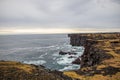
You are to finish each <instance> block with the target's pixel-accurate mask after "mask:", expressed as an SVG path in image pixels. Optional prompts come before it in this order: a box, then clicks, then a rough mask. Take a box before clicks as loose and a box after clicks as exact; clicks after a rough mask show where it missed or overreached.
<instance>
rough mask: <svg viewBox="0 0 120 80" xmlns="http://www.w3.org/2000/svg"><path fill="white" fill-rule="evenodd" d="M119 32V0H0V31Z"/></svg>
mask: <svg viewBox="0 0 120 80" xmlns="http://www.w3.org/2000/svg"><path fill="white" fill-rule="evenodd" d="M83 32H120V0H0V34H39V33H41V34H45V33H47V34H49V33H83Z"/></svg>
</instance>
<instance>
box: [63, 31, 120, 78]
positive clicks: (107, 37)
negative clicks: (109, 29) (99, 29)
mask: <svg viewBox="0 0 120 80" xmlns="http://www.w3.org/2000/svg"><path fill="white" fill-rule="evenodd" d="M68 36H69V37H70V44H71V45H72V46H84V47H85V50H84V53H83V55H82V56H81V57H79V58H78V59H76V60H75V61H73V63H74V64H80V66H81V68H80V70H78V71H73V72H71V71H68V72H64V74H66V75H68V76H71V75H72V76H74V78H78V77H79V79H83V80H120V33H81V34H69V35H68ZM72 76H71V77H72ZM76 76H77V77H76Z"/></svg>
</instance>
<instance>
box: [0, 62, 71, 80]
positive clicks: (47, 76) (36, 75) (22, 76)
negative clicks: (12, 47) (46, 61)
mask: <svg viewBox="0 0 120 80" xmlns="http://www.w3.org/2000/svg"><path fill="white" fill-rule="evenodd" d="M0 80H72V79H71V78H69V77H67V76H65V75H64V74H63V73H62V72H59V71H51V70H49V69H46V68H44V66H36V65H29V64H23V63H20V62H15V61H0Z"/></svg>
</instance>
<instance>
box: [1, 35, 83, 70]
mask: <svg viewBox="0 0 120 80" xmlns="http://www.w3.org/2000/svg"><path fill="white" fill-rule="evenodd" d="M60 51H65V52H71V51H72V52H75V53H77V54H76V55H69V54H66V55H59V52H60ZM83 51H84V47H82V46H71V45H70V39H69V37H68V35H67V34H29V35H0V60H10V61H20V62H23V63H26V64H35V65H43V66H45V67H46V68H49V69H51V70H59V71H65V70H76V69H79V68H80V65H75V64H71V62H72V61H74V60H75V59H76V58H77V57H79V56H80V55H82V53H83ZM71 56H73V57H72V58H70V57H71Z"/></svg>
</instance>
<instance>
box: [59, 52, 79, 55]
mask: <svg viewBox="0 0 120 80" xmlns="http://www.w3.org/2000/svg"><path fill="white" fill-rule="evenodd" d="M59 54H60V55H66V54H69V55H76V54H77V53H74V52H64V51H60V52H59Z"/></svg>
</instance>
